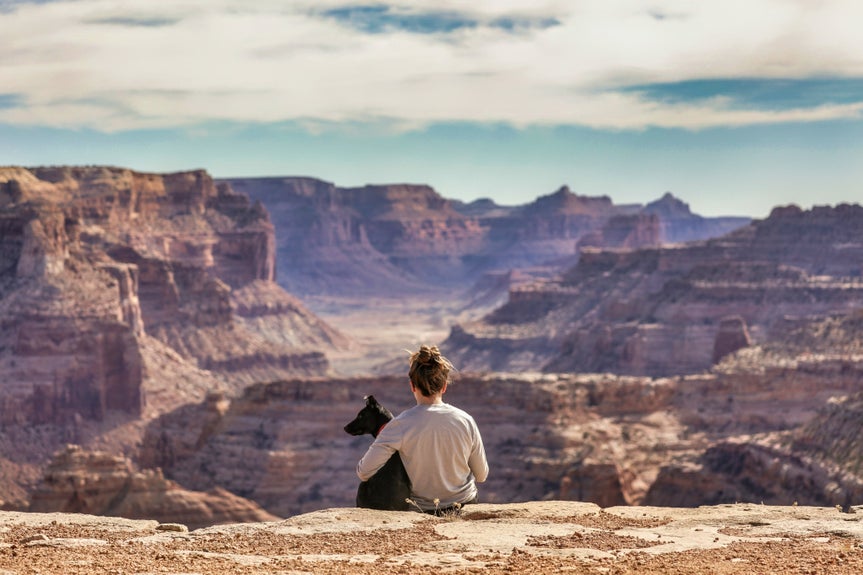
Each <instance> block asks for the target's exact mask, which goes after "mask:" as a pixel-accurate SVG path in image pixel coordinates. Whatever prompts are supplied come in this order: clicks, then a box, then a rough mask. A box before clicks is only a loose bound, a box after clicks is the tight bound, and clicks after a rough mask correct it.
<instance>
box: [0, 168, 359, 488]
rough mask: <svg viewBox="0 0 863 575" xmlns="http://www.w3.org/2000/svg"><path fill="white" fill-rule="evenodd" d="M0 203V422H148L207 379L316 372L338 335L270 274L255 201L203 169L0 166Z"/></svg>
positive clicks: (234, 383)
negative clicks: (120, 419)
mask: <svg viewBox="0 0 863 575" xmlns="http://www.w3.org/2000/svg"><path fill="white" fill-rule="evenodd" d="M0 207H2V209H0V325H2V330H0V427H3V428H4V429H6V430H8V429H10V428H11V427H12V426H25V427H26V426H39V425H49V426H50V425H56V426H60V427H61V428H62V429H64V430H65V431H64V433H60V434H59V435H60V436H62V435H64V434H66V435H72V436H74V435H75V434H76V433H77V432H76V431H74V429H75V428H76V426H77V425H78V424H79V423H80V422H82V421H96V422H99V421H104V420H107V419H111V418H113V417H114V416H113V415H112V414H121V417H123V418H125V419H126V420H128V421H134V420H136V419H138V418H145V419H146V418H148V417H152V416H154V415H156V414H158V413H161V412H163V411H165V410H171V409H174V408H176V407H177V406H178V405H180V404H182V403H185V402H187V401H190V400H191V401H199V400H201V399H202V398H203V397H204V396H205V394H206V391H207V390H212V389H222V390H225V391H226V392H229V393H234V392H236V391H237V390H239V389H240V388H241V387H242V386H243V385H245V384H248V383H251V382H253V381H260V380H265V379H271V378H284V377H288V376H291V375H304V376H308V375H316V374H323V373H326V372H327V370H328V362H327V360H326V357H325V355H324V354H323V353H322V352H323V351H325V350H329V349H333V348H335V347H338V346H341V345H345V344H346V340H345V338H344V337H343V336H341V335H340V334H339V333H338V332H337V331H335V330H334V329H333V328H331V327H329V326H328V325H327V324H325V323H324V322H322V321H321V320H319V319H318V318H316V317H315V316H313V315H312V314H311V313H310V312H309V311H307V310H306V309H305V308H304V307H303V306H302V304H301V303H300V302H299V301H298V300H296V299H295V298H293V297H292V296H290V295H288V294H286V293H285V292H284V290H282V289H281V288H280V287H278V285H277V284H275V282H274V281H273V279H274V273H275V252H274V247H275V240H274V232H273V227H272V225H271V223H270V221H269V219H268V217H267V214H266V212H265V211H264V209H263V208H262V207H261V206H260V204H252V203H251V202H250V201H249V200H248V198H246V197H245V196H241V195H238V194H236V193H234V192H233V191H232V190H231V189H230V188H229V187H227V186H225V185H218V186H217V185H215V184H214V182H213V181H212V179H211V178H210V177H209V175H207V174H206V173H205V172H203V171H196V172H184V173H177V174H165V175H158V174H142V173H138V172H133V171H131V170H125V169H120V168H101V167H84V168H34V169H24V168H0ZM288 330H289V331H288ZM286 333H289V335H285V334H286ZM47 435H51V434H48V433H46V436H47ZM132 435H134V433H132ZM128 441H130V442H134V439H133V438H130V439H129V440H128ZM6 447H7V446H5V445H4V446H3V454H2V457H5V456H8V455H9V453H8V452H7V451H6ZM8 447H10V448H12V446H8ZM56 447H57V445H56V444H55V445H53V446H51V445H48V443H47V442H46V443H45V445H44V446H41V445H40V447H39V448H38V449H37V450H36V453H34V454H33V459H34V460H40V459H42V458H44V457H46V456H47V453H51V452H53V450H54V449H56ZM44 451H47V453H44ZM23 475H26V474H23ZM23 475H22V476H23ZM17 479H18V477H16V475H15V474H12V475H11V476H6V475H5V474H4V480H3V481H4V482H10V481H11V482H14V481H16V480H17ZM22 480H23V481H29V479H22ZM0 498H2V496H0Z"/></svg>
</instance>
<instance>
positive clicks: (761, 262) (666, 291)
mask: <svg viewBox="0 0 863 575" xmlns="http://www.w3.org/2000/svg"><path fill="white" fill-rule="evenodd" d="M861 228H863V208H861V207H860V206H848V205H842V206H837V207H835V208H827V207H822V208H815V209H813V210H810V211H803V210H800V209H799V208H795V207H789V208H780V209H776V210H774V212H773V213H772V214H771V216H770V217H769V218H767V219H765V220H763V221H758V222H754V223H752V224H750V225H749V226H747V227H744V228H741V229H740V230H738V231H735V232H732V233H730V234H728V235H726V236H723V237H721V238H716V239H711V240H706V241H701V242H693V243H689V244H678V245H674V246H659V247H650V248H641V249H626V248H621V249H614V250H610V249H596V248H589V247H585V248H584V249H583V250H582V252H581V256H580V259H579V262H578V263H577V264H576V265H575V266H573V267H572V268H570V269H569V270H568V271H566V272H564V273H563V274H561V275H559V276H557V277H555V278H551V279H547V280H545V281H543V282H534V283H531V284H527V285H523V286H518V287H515V288H513V289H511V290H510V293H509V299H508V302H507V303H506V304H505V305H503V306H501V307H500V308H498V309H496V310H494V311H493V312H492V313H490V314H488V315H487V316H485V317H484V318H482V319H480V320H478V321H474V322H470V323H464V324H462V325H458V326H456V327H455V328H453V330H452V333H451V335H450V338H449V339H448V340H447V342H446V343H445V344H444V346H443V347H444V348H445V350H446V352H447V355H448V356H449V357H451V359H453V360H455V362H456V364H457V365H460V366H461V368H462V369H468V370H523V369H528V370H530V369H534V370H540V369H541V370H544V371H549V372H597V371H598V372H602V371H611V372H614V373H621V374H632V375H651V376H667V375H673V374H683V373H698V372H700V371H703V370H706V369H709V368H710V367H711V366H712V365H713V364H714V363H715V362H716V361H718V360H720V359H721V357H722V356H723V355H724V354H726V353H728V352H730V351H733V350H735V349H737V348H738V347H739V346H741V345H746V342H749V343H765V342H768V341H770V340H771V338H773V337H775V336H776V333H774V332H776V331H777V330H780V329H781V328H782V325H784V323H785V322H787V321H788V320H789V318H807V317H826V316H828V315H830V314H834V313H850V312H853V311H855V310H857V309H859V308H860V301H861V296H863V281H861V279H860V274H861V263H860V262H861V261H863V244H861V242H860V241H859V234H860V230H861ZM735 326H736V327H735ZM729 330H730V331H729ZM735 330H736V332H735ZM735 333H736V335H735ZM735 342H736V343H735Z"/></svg>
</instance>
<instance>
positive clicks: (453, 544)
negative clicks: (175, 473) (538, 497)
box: [0, 501, 863, 575]
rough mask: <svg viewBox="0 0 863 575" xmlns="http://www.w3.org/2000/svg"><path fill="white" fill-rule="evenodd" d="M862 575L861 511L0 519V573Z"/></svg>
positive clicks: (556, 510)
mask: <svg viewBox="0 0 863 575" xmlns="http://www.w3.org/2000/svg"><path fill="white" fill-rule="evenodd" d="M564 571H572V572H578V573H597V574H598V573H621V574H627V573H639V574H643V573H708V572H709V573H719V574H723V575H725V574H736V573H740V574H743V573H755V572H760V573H778V572H782V573H827V572H829V573H832V574H852V573H853V574H855V575H856V574H858V573H860V572H863V506H860V507H852V508H850V509H849V510H848V511H847V512H843V511H842V510H841V509H834V508H823V507H802V506H801V507H797V506H790V507H772V506H764V505H760V504H757V505H756V504H734V505H720V506H715V507H699V508H694V509H692V508H688V509H684V508H665V507H610V508H606V509H602V508H600V507H598V506H596V505H594V504H591V503H577V502H563V501H544V502H527V503H514V504H480V505H473V506H469V507H467V508H465V509H464V510H463V511H462V513H461V514H460V515H459V516H454V517H434V516H430V515H424V514H420V513H412V512H390V511H372V510H367V509H355V508H332V509H325V510H322V511H316V512H313V513H308V514H304V515H298V516H294V517H291V518H289V519H286V520H283V521H278V522H269V523H244V524H231V525H219V526H214V527H207V528H203V529H197V530H194V531H191V532H190V531H188V529H187V528H186V527H185V526H183V525H180V524H171V523H169V524H164V523H162V524H160V523H158V522H156V521H146V520H129V519H119V518H110V517H95V516H90V515H77V514H75V515H69V514H50V513H49V514H40V513H17V512H0V573H4V574H6V573H24V572H27V573H32V572H38V573H42V574H46V573H64V574H65V573H200V574H211V573H212V574H214V573H316V574H319V573H339V574H345V573H347V574H373V573H375V574H376V573H382V572H383V573H429V574H435V575H438V574H440V573H442V572H446V573H479V572H482V573H486V574H492V575H494V574H499V573H531V574H537V573H538V574H545V573H560V572H564Z"/></svg>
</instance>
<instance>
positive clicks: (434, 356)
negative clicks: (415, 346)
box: [417, 345, 441, 365]
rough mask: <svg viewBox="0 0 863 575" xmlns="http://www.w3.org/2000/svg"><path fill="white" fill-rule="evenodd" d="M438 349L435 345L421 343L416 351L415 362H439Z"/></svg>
mask: <svg viewBox="0 0 863 575" xmlns="http://www.w3.org/2000/svg"><path fill="white" fill-rule="evenodd" d="M440 358H441V355H440V350H439V349H438V347H437V346H436V345H433V346H431V347H429V346H427V345H423V346H421V347H420V350H419V352H418V353H417V362H418V363H419V364H420V365H431V364H437V363H440Z"/></svg>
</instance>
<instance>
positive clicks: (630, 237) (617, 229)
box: [578, 213, 662, 250]
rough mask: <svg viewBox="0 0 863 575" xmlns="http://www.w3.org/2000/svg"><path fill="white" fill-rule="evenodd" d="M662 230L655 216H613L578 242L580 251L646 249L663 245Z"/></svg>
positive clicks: (643, 214) (639, 214)
mask: <svg viewBox="0 0 863 575" xmlns="http://www.w3.org/2000/svg"><path fill="white" fill-rule="evenodd" d="M661 238H662V228H661V221H660V219H659V216H657V215H655V214H645V213H638V214H627V215H621V216H613V217H611V218H609V220H608V221H607V222H606V223H605V225H603V226H602V228H601V229H599V230H597V231H595V232H591V233H589V234H586V235H584V236H583V237H582V238H581V239H580V240H579V241H578V248H579V250H580V249H582V248H586V247H592V248H626V249H634V248H644V247H649V246H658V245H659V244H660V243H661Z"/></svg>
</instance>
